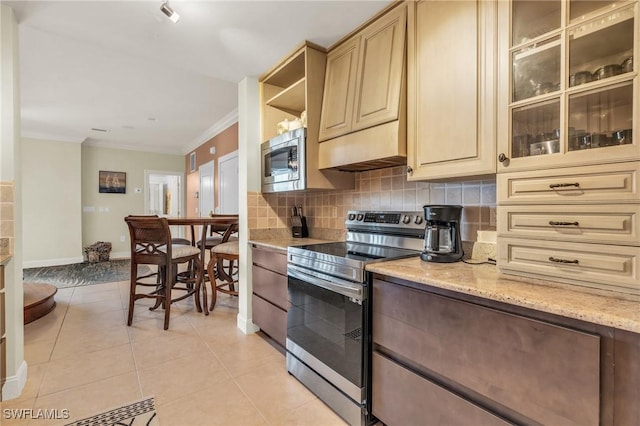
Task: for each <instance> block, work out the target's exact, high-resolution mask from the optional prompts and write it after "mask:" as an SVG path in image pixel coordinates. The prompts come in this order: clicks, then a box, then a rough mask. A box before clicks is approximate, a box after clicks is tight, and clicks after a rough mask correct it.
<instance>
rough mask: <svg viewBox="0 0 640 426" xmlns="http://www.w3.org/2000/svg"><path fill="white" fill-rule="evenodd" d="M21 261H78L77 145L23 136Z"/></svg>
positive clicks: (40, 263) (80, 257) (26, 263)
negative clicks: (22, 248)
mask: <svg viewBox="0 0 640 426" xmlns="http://www.w3.org/2000/svg"><path fill="white" fill-rule="evenodd" d="M22 183H23V185H22V192H23V198H22V208H23V209H22V218H23V224H24V229H23V234H22V235H23V247H24V252H23V266H24V267H25V268H32V267H36V266H51V265H64V264H68V263H79V262H82V261H83V251H82V225H81V224H82V202H81V201H82V176H81V145H80V144H79V143H74V142H58V141H51V140H36V139H23V140H22Z"/></svg>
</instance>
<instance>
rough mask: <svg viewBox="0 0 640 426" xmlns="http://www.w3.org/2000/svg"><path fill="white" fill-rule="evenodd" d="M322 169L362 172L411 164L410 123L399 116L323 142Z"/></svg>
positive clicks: (319, 161) (320, 149)
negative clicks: (409, 152) (409, 149)
mask: <svg viewBox="0 0 640 426" xmlns="http://www.w3.org/2000/svg"><path fill="white" fill-rule="evenodd" d="M318 154H319V158H318V165H319V167H320V169H335V170H342V171H350V172H362V171H366V170H375V169H381V168H386V167H392V166H401V165H406V164H407V137H406V123H404V120H403V122H401V121H400V120H395V121H392V122H389V123H385V124H381V125H379V126H375V127H371V128H369V129H364V130H361V131H359V132H355V133H349V134H348V135H344V136H340V137H337V138H335V139H331V140H328V141H325V142H322V143H320V146H319V147H318Z"/></svg>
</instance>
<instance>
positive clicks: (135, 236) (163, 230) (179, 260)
mask: <svg viewBox="0 0 640 426" xmlns="http://www.w3.org/2000/svg"><path fill="white" fill-rule="evenodd" d="M124 220H125V222H126V223H127V226H128V227H129V235H130V237H131V279H130V288H129V316H128V319H127V325H129V326H130V325H131V324H132V322H133V310H134V307H135V302H136V300H138V299H143V298H150V299H155V301H156V302H155V305H154V306H152V307H150V308H149V309H150V310H154V309H157V308H158V307H159V306H162V307H163V308H164V329H165V330H167V329H168V328H169V316H170V313H171V303H173V302H177V301H179V300H183V299H186V298H187V297H190V296H192V295H195V296H194V299H195V303H196V308H197V309H198V311H199V312H200V311H202V308H201V305H200V299H199V297H198V295H199V292H200V283H201V282H202V274H203V270H204V269H203V265H202V262H201V260H200V253H201V252H200V249H198V248H197V247H194V246H192V245H176V244H173V242H172V238H171V230H170V229H169V224H168V222H167V219H165V218H161V217H158V216H127V217H126V218H125V219H124ZM189 263H192V264H193V265H195V269H196V274H195V277H193V278H189V279H187V280H182V281H180V282H181V283H184V286H177V285H176V277H177V272H178V266H179V265H181V264H189ZM138 265H153V266H155V267H156V268H157V269H156V270H155V271H154V272H152V273H148V274H144V275H138ZM152 277H157V279H156V280H152V279H150V278H152ZM138 286H142V287H155V290H152V291H151V292H138V290H137V288H138ZM172 290H183V291H184V292H185V293H184V294H182V295H180V296H179V297H176V298H172Z"/></svg>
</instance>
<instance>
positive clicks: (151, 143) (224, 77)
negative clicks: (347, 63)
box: [2, 0, 390, 154]
mask: <svg viewBox="0 0 640 426" xmlns="http://www.w3.org/2000/svg"><path fill="white" fill-rule="evenodd" d="M389 2H390V1H389V0H373V1H369V0H366V1H365V0H341V1H191V0H182V1H179V0H172V1H170V3H169V5H170V6H171V7H172V8H173V9H174V10H175V11H176V12H178V13H179V14H180V16H181V19H180V21H179V22H178V23H177V24H174V23H172V22H171V21H169V20H168V19H167V18H166V16H165V15H163V14H162V12H160V5H161V4H162V1H160V0H157V1H156V0H154V1H148V0H144V1H140V0H138V1H6V0H2V4H4V5H7V6H9V7H11V8H13V9H14V11H15V13H16V16H17V18H18V22H19V24H20V26H19V28H20V33H19V37H20V65H21V75H20V79H21V102H22V104H21V111H22V133H23V136H24V137H35V138H45V139H54V140H62V141H77V142H81V141H85V143H90V144H93V145H99V146H107V147H114V148H130V149H139V150H153V151H157V152H166V153H177V154H186V153H187V152H189V151H190V150H191V149H193V148H195V147H196V146H198V145H200V144H201V143H203V142H205V141H206V140H207V139H208V138H209V137H211V136H212V132H215V130H216V129H219V130H222V129H223V128H224V125H226V124H231V122H233V117H235V112H236V108H237V83H238V82H239V81H240V80H242V79H243V78H244V77H246V76H250V77H259V76H260V75H261V74H262V73H263V72H265V71H266V70H268V69H269V68H271V67H272V66H273V65H275V64H276V63H277V62H278V61H279V60H280V59H281V58H282V57H284V56H285V55H287V54H288V53H290V52H291V51H292V50H293V49H294V48H295V47H296V46H298V45H299V44H300V43H301V42H302V41H303V40H310V41H312V42H314V43H317V44H319V45H321V46H330V45H331V44H332V43H334V42H336V41H337V40H338V39H340V38H341V37H342V36H344V35H345V34H347V33H348V32H350V31H351V30H352V29H354V28H355V27H357V26H358V25H360V24H361V23H363V22H364V21H366V20H367V19H368V18H370V17H371V16H373V15H374V14H375V13H377V12H378V11H379V10H381V9H383V8H384V7H386V5H387V4H388V3H389ZM92 128H98V129H103V130H106V132H101V131H95V130H91V129H92Z"/></svg>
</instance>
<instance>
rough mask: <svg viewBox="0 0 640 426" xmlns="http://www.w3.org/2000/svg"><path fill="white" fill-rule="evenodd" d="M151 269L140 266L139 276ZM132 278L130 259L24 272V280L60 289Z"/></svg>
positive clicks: (34, 269)
mask: <svg viewBox="0 0 640 426" xmlns="http://www.w3.org/2000/svg"><path fill="white" fill-rule="evenodd" d="M149 272H151V269H150V268H149V267H148V266H146V265H140V266H138V275H140V274H147V273H149ZM130 276H131V263H130V262H129V259H115V260H108V261H106V262H97V263H89V262H83V263H73V264H70V265H58V266H47V267H41V268H28V269H24V270H23V280H24V281H26V282H33V283H45V284H52V285H55V286H56V287H58V288H66V287H77V286H84V285H92V284H103V283H110V282H116V281H128V280H129V278H130Z"/></svg>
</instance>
